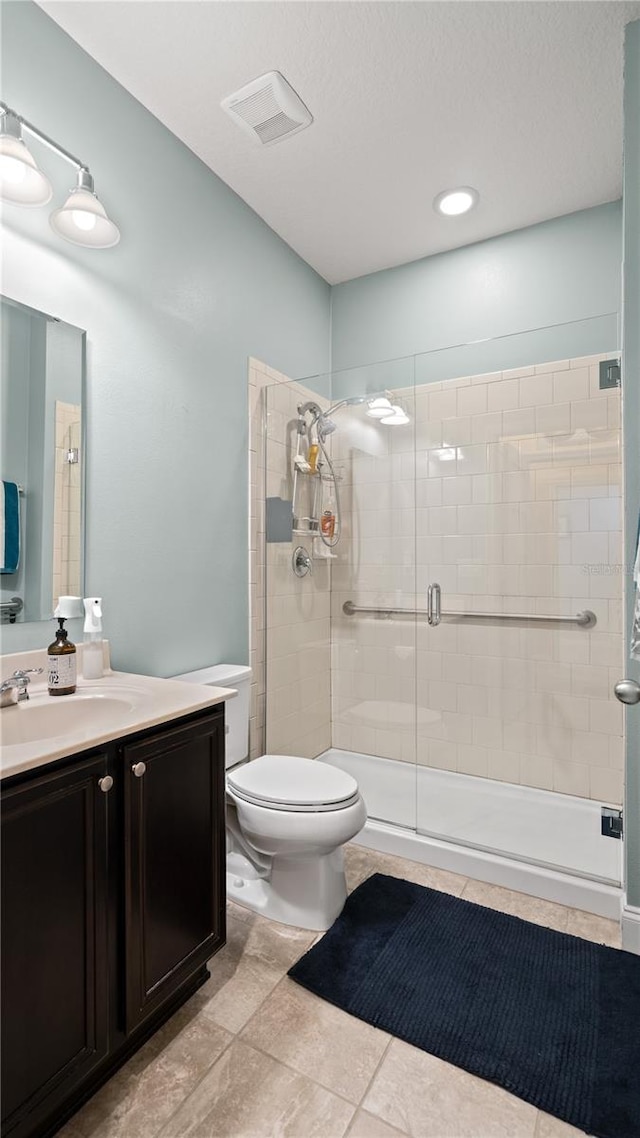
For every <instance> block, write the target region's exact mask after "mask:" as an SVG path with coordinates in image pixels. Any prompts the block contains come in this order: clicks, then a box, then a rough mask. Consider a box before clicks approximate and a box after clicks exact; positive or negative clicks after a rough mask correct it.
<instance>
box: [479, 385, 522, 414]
mask: <svg viewBox="0 0 640 1138" xmlns="http://www.w3.org/2000/svg"><path fill="white" fill-rule="evenodd" d="M519 391H520V388H519V383H518V380H517V379H502V380H500V382H498V383H491V384H489V386H488V389H487V410H489V411H511V410H513V409H514V408H516V407H519V405H520V404H519Z"/></svg>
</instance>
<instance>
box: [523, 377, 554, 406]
mask: <svg viewBox="0 0 640 1138" xmlns="http://www.w3.org/2000/svg"><path fill="white" fill-rule="evenodd" d="M518 383H519V387H520V392H519V395H520V406H521V407H539V406H540V405H541V404H542V403H552V402H553V376H552V375H532V376H528V377H525V378H524V379H520V380H519V381H518Z"/></svg>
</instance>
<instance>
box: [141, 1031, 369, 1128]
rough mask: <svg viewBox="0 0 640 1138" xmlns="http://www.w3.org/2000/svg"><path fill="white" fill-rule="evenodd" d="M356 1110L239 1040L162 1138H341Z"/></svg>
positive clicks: (189, 1099) (183, 1106)
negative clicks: (276, 1137) (275, 1137)
mask: <svg viewBox="0 0 640 1138" xmlns="http://www.w3.org/2000/svg"><path fill="white" fill-rule="evenodd" d="M353 1113H354V1107H353V1106H352V1105H351V1104H350V1103H347V1102H345V1101H344V1099H341V1098H337V1097H336V1096H335V1095H332V1094H331V1093H330V1091H327V1090H325V1089H324V1088H323V1087H319V1086H318V1085H317V1083H314V1082H312V1081H311V1079H307V1078H305V1077H304V1076H303V1075H299V1074H297V1073H296V1072H295V1071H291V1070H290V1069H289V1068H288V1067H284V1066H282V1064H281V1063H277V1062H276V1061H275V1059H271V1058H270V1057H269V1056H268V1055H265V1054H264V1053H263V1052H261V1051H256V1050H254V1048H252V1047H248V1046H247V1045H246V1044H245V1043H243V1042H242V1041H241V1040H239V1039H236V1040H234V1042H233V1043H232V1044H231V1046H230V1047H229V1048H227V1050H226V1051H225V1052H224V1054H223V1055H222V1057H221V1058H220V1059H219V1060H218V1062H217V1063H216V1064H215V1065H214V1066H213V1067H212V1068H211V1070H210V1071H208V1072H207V1074H206V1075H205V1076H204V1078H203V1079H202V1080H201V1082H200V1083H199V1084H198V1086H197V1087H196V1089H195V1090H194V1091H193V1093H192V1094H191V1095H190V1096H189V1098H188V1099H187V1100H186V1102H184V1103H183V1104H182V1106H181V1107H180V1108H179V1110H178V1111H177V1112H176V1114H175V1115H174V1116H173V1118H171V1119H170V1120H169V1121H168V1122H167V1123H166V1124H165V1126H164V1127H163V1129H162V1130H161V1131H160V1134H159V1135H158V1138H274V1136H276V1135H277V1136H278V1138H342V1135H344V1133H345V1131H346V1130H347V1127H348V1125H349V1123H350V1121H351V1119H352V1117H353Z"/></svg>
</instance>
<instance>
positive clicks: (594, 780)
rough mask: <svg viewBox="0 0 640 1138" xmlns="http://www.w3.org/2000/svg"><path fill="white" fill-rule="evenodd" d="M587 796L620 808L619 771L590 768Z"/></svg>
mask: <svg viewBox="0 0 640 1138" xmlns="http://www.w3.org/2000/svg"><path fill="white" fill-rule="evenodd" d="M589 796H590V798H593V799H595V800H596V802H602V803H603V804H608V805H611V806H621V805H622V797H623V778H622V774H621V772H620V771H616V770H611V769H610V768H608V767H590V769H589Z"/></svg>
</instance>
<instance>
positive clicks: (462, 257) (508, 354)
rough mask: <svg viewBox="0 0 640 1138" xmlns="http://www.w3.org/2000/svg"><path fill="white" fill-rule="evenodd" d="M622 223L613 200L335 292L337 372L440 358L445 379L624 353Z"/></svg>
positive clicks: (438, 366)
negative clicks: (493, 342) (419, 356)
mask: <svg viewBox="0 0 640 1138" xmlns="http://www.w3.org/2000/svg"><path fill="white" fill-rule="evenodd" d="M621 224H622V209H621V203H620V202H613V203H611V204H609V205H602V206H597V207H596V208H595V209H589V210H582V211H581V212H580V213H573V214H569V215H568V216H566V217H560V218H556V219H554V220H553V221H546V222H543V223H542V224H540V225H533V226H530V227H529V228H527V229H519V230H517V231H516V232H514V233H506V234H504V235H503V236H501V237H494V238H492V239H491V240H490V241H482V242H479V243H478V244H476V245H468V246H465V247H464V248H462V249H455V250H452V251H451V252H448V253H441V254H438V255H436V256H433V257H426V258H424V259H423V260H421V261H413V262H412V263H411V264H408V265H401V266H400V267H399V268H396V269H388V270H386V271H385V272H380V273H372V274H371V275H370V276H366V277H359V278H358V279H357V280H353V281H347V282H346V283H345V284H340V285H336V286H335V287H334V288H333V290H332V368H333V370H334V371H339V370H341V369H344V368H352V367H358V366H360V365H362V364H368V363H374V362H376V361H378V360H392V359H395V358H397V357H400V356H408V355H415V354H419V353H423V352H429V353H431V352H434V353H437V355H434V360H433V374H432V375H431V378H432V379H444V378H450V377H451V376H455V375H461V374H468V371H469V369H470V367H473V368H474V369H475V370H477V371H493V370H498V369H499V368H501V367H518V366H520V364H526V363H530V362H531V359H532V358H534V356H532V354H531V353H532V351H533V352H534V353H536V355H535V358H536V359H537V360H538V362H543V360H551V359H561V358H566V357H567V356H568V355H580V354H583V353H587V352H592V351H596V350H598V351H601V350H602V348H603V344H602V339H601V337H602V336H604V337H605V340H606V341H607V342H606V343H605V345H604V350H605V351H606V350H608V349H609V348H611V347H616V346H618V344H619V335H618V326H617V315H616V314H617V313H618V312H619V309H620V257H621V247H622V232H621ZM606 314H613V315H610V316H609V318H608V319H607V320H604V321H602V320H597V319H594V318H599V317H603V316H605V315H606ZM592 321H593V323H592ZM571 322H576V324H575V327H574V328H573V330H572V329H571V328H566V327H564V328H563V327H558V328H556V329H555V330H554V329H550V330H549V331H545V332H544V334H541V335H540V336H536V335H531V330H536V329H547V327H548V326H565V325H568V324H570V323H571ZM520 333H529V334H528V335H525V336H523V337H522V341H520V340H519V339H518V338H517V337H516V335H515V334H520ZM495 337H507V339H505V340H503V341H502V342H501V343H500V344H497V345H493V346H492V345H490V344H489V345H480V344H478V345H474V347H473V349H472V351H471V356H472V359H470V358H469V353H468V352H466V353H465V352H464V351H458V349H457V345H466V344H469V343H470V342H472V341H476V340H488V339H493V338H495ZM594 343H597V344H598V345H599V346H598V347H597V348H596V347H594ZM425 366H426V361H425ZM437 371H438V372H441V374H437V373H436V372H437ZM424 381H428V376H426V377H425V380H423V382H424Z"/></svg>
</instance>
